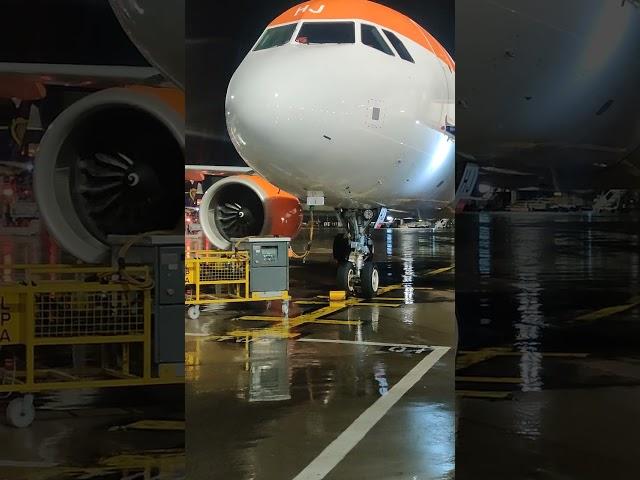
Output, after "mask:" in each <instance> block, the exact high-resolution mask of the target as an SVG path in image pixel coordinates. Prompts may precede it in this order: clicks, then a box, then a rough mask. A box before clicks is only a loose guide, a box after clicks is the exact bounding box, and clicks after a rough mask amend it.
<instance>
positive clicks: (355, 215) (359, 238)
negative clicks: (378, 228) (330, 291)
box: [333, 209, 385, 299]
mask: <svg viewBox="0 0 640 480" xmlns="http://www.w3.org/2000/svg"><path fill="white" fill-rule="evenodd" d="M337 213H338V218H339V219H340V221H341V222H342V225H344V226H345V227H346V230H347V233H346V234H344V233H341V234H339V235H337V236H336V237H335V238H334V240H333V258H335V259H336V261H337V262H338V272H337V278H336V283H337V285H338V288H339V289H341V290H344V291H346V292H347V294H348V295H355V294H356V293H357V294H359V295H361V296H362V297H363V298H365V299H371V298H373V297H375V296H376V294H377V293H378V289H379V288H380V273H379V272H378V268H377V267H376V265H375V263H374V262H373V253H374V252H373V241H372V240H371V234H370V232H371V229H372V227H373V225H374V223H375V219H376V218H377V216H376V215H378V216H379V215H382V214H385V212H381V211H374V210H342V209H340V210H338V211H337Z"/></svg>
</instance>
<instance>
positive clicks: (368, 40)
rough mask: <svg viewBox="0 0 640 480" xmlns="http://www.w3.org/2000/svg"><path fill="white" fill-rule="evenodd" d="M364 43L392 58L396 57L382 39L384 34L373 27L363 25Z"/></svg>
mask: <svg viewBox="0 0 640 480" xmlns="http://www.w3.org/2000/svg"><path fill="white" fill-rule="evenodd" d="M362 43H364V44H365V45H368V46H369V47H372V48H375V49H376V50H380V51H381V52H384V53H386V54H387V55H391V56H392V57H393V56H395V55H394V54H393V50H391V47H390V46H389V45H387V42H385V41H384V38H382V34H381V33H380V32H379V31H378V29H377V28H376V27H374V26H373V25H366V24H364V23H363V24H362Z"/></svg>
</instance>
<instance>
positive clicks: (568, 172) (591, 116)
mask: <svg viewBox="0 0 640 480" xmlns="http://www.w3.org/2000/svg"><path fill="white" fill-rule="evenodd" d="M638 4H639V2H637V1H636V0H634V1H628V2H623V3H622V5H621V4H620V2H607V1H604V2H603V1H600V0H566V1H564V2H556V1H553V0H541V1H538V2H522V1H519V0H457V1H456V31H457V32H459V34H458V35H457V42H456V52H457V56H456V61H457V62H458V63H459V64H460V65H462V68H463V69H464V71H463V73H462V75H461V77H460V79H459V80H458V83H457V88H456V90H457V106H458V108H457V116H458V118H457V120H458V123H459V124H460V125H462V128H464V135H462V137H461V138H460V139H458V143H457V144H456V155H457V157H458V158H457V164H458V174H459V176H462V172H464V170H465V167H473V166H475V167H477V169H478V170H479V171H477V172H476V175H475V176H474V180H476V182H475V186H476V187H477V186H480V185H484V187H485V188H487V187H488V186H490V187H495V188H509V189H516V188H522V189H525V188H536V189H541V190H546V191H556V192H561V191H579V190H595V191H602V190H604V191H606V190H608V189H611V188H631V189H633V188H636V189H637V188H638V186H640V130H638V128H637V112H638V106H639V105H640V89H639V88H638V84H639V81H640V62H636V61H632V62H630V61H629V59H631V58H639V57H640V11H638V8H637V7H638ZM470 183H474V182H470ZM472 189H473V188H472ZM476 194H477V192H476Z"/></svg>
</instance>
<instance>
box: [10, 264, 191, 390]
mask: <svg viewBox="0 0 640 480" xmlns="http://www.w3.org/2000/svg"><path fill="white" fill-rule="evenodd" d="M0 275H1V277H0V361H1V362H2V363H0V392H20V393H27V392H37V391H42V390H59V389H70V388H91V387H95V388H98V387H112V386H113V387H116V386H131V385H147V384H158V383H176V382H181V381H183V378H182V377H175V378H160V376H159V375H158V373H157V372H154V371H153V370H154V369H153V363H152V348H153V346H152V336H151V330H152V328H151V313H152V312H151V310H152V306H151V291H152V286H153V282H152V280H151V278H150V273H149V270H148V269H147V268H145V267H136V268H126V269H125V270H123V271H120V272H118V271H116V270H114V269H112V268H109V267H83V266H74V265H68V266H67V265H53V266H47V265H44V266H40V265H12V266H7V265H3V266H0Z"/></svg>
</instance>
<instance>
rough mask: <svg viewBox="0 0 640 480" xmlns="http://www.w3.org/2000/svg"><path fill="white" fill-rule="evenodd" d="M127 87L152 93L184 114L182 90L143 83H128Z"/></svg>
mask: <svg viewBox="0 0 640 480" xmlns="http://www.w3.org/2000/svg"><path fill="white" fill-rule="evenodd" d="M127 88H128V89H129V90H133V91H136V92H142V93H146V94H149V95H153V96H155V97H157V98H159V99H160V100H162V101H163V102H165V103H166V104H167V105H169V106H170V107H171V108H173V109H174V110H175V111H176V112H178V113H179V114H181V115H182V116H183V117H184V116H185V115H186V113H185V112H186V107H185V99H184V92H183V91H182V90H178V89H176V88H166V87H148V86H145V85H130V86H128V87H127Z"/></svg>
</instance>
